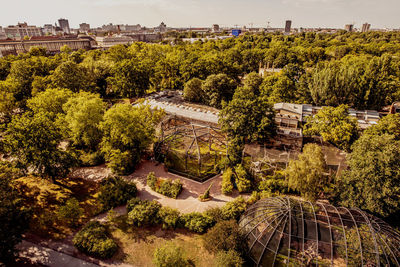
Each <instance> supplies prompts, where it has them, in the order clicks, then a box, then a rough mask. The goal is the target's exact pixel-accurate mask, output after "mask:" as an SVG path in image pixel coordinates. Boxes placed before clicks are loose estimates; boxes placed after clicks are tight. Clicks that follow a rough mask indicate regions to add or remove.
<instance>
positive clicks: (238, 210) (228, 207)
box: [221, 197, 247, 220]
mask: <svg viewBox="0 0 400 267" xmlns="http://www.w3.org/2000/svg"><path fill="white" fill-rule="evenodd" d="M246 208H247V203H246V200H244V198H242V197H238V198H236V199H235V200H233V201H230V202H228V203H226V204H225V206H223V207H222V209H221V210H222V216H223V218H224V219H225V220H231V219H234V220H239V218H240V216H241V215H242V214H243V212H245V210H246Z"/></svg>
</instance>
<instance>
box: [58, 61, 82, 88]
mask: <svg viewBox="0 0 400 267" xmlns="http://www.w3.org/2000/svg"><path fill="white" fill-rule="evenodd" d="M51 81H52V85H53V87H56V88H66V89H69V90H71V91H73V92H79V91H80V90H87V89H88V87H89V80H88V77H87V75H86V71H85V69H84V68H83V67H81V66H80V65H78V64H77V63H75V62H73V61H65V62H63V63H61V64H60V65H59V66H58V67H57V68H56V69H55V70H54V72H53V74H52V75H51Z"/></svg>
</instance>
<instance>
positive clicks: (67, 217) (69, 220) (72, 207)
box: [57, 198, 82, 226]
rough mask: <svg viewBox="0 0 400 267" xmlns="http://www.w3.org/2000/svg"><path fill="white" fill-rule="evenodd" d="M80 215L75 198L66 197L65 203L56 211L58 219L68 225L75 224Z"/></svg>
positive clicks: (80, 211)
mask: <svg viewBox="0 0 400 267" xmlns="http://www.w3.org/2000/svg"><path fill="white" fill-rule="evenodd" d="M81 216H82V208H81V207H80V206H79V202H78V200H76V199H75V198H70V199H68V200H67V202H66V203H65V205H63V206H61V207H59V208H58V211H57V218H58V220H60V221H62V222H63V223H65V224H67V225H70V226H76V225H77V224H78V222H79V218H80V217H81Z"/></svg>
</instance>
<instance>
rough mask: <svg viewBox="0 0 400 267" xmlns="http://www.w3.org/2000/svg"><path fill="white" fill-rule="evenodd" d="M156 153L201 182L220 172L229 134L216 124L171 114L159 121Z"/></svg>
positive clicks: (186, 174) (163, 160)
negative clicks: (224, 132) (218, 167)
mask: <svg viewBox="0 0 400 267" xmlns="http://www.w3.org/2000/svg"><path fill="white" fill-rule="evenodd" d="M154 154H155V157H156V160H157V161H159V162H164V163H165V165H166V166H167V168H168V170H169V171H171V172H175V173H177V174H180V175H184V176H186V177H188V178H191V179H194V180H197V181H200V182H202V181H205V180H206V179H208V178H210V177H212V176H214V175H216V174H217V173H218V170H216V167H217V165H218V161H219V160H220V159H221V158H222V157H223V156H225V154H226V138H225V135H224V134H223V133H221V130H220V129H219V128H217V127H215V126H212V125H202V124H199V123H196V122H192V121H190V120H187V119H184V118H180V117H177V116H169V117H167V118H166V119H165V120H163V121H162V122H161V124H160V134H159V140H158V142H157V143H156V145H155V147H154Z"/></svg>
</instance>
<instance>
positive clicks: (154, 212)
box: [128, 200, 161, 226]
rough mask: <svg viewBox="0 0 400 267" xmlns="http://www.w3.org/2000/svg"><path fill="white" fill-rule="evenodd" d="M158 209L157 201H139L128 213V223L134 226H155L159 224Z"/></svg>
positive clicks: (159, 206) (159, 205)
mask: <svg viewBox="0 0 400 267" xmlns="http://www.w3.org/2000/svg"><path fill="white" fill-rule="evenodd" d="M160 208H161V204H160V203H158V202H157V201H148V200H144V201H141V202H140V203H139V204H137V205H135V206H134V207H133V209H132V210H131V211H130V212H129V213H128V223H130V224H133V225H136V226H143V225H155V224H157V223H158V222H159V217H158V211H159V210H160Z"/></svg>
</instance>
